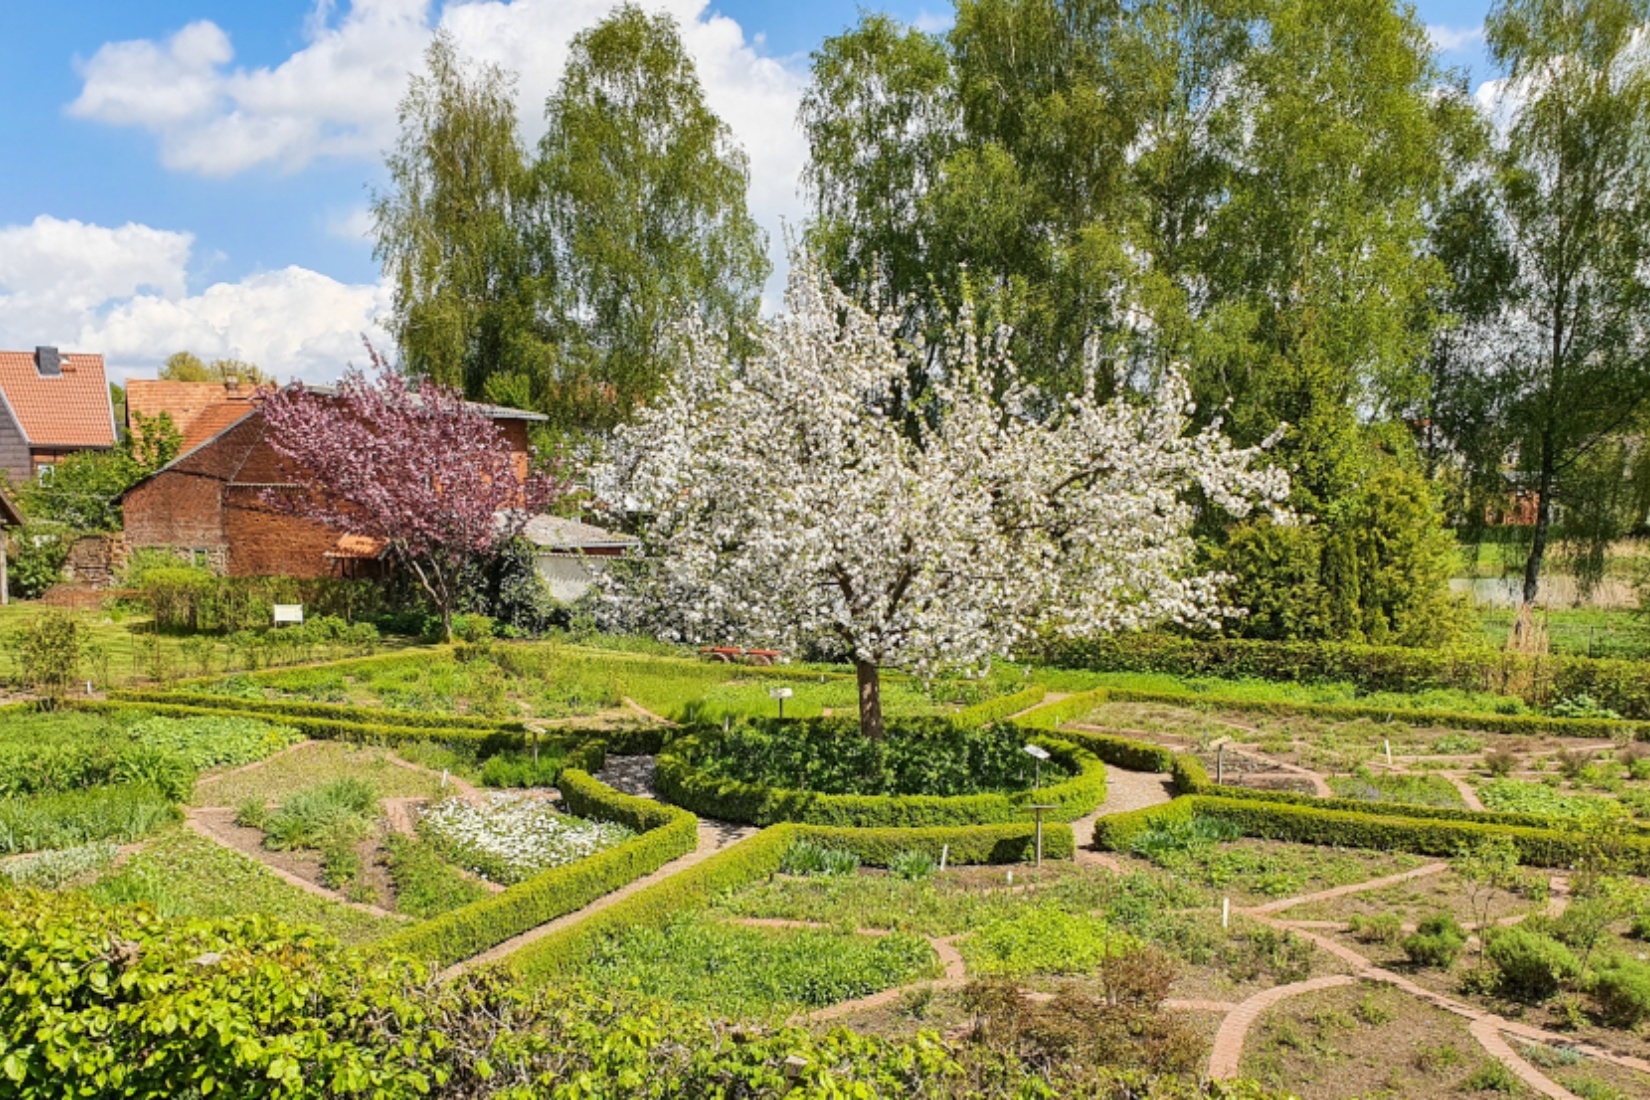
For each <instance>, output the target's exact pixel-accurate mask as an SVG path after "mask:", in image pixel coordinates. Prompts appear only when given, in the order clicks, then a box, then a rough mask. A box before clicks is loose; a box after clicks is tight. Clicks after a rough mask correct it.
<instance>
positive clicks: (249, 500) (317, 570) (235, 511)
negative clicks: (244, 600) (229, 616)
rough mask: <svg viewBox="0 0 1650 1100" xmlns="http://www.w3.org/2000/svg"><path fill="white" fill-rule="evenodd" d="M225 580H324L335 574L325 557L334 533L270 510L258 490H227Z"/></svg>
mask: <svg viewBox="0 0 1650 1100" xmlns="http://www.w3.org/2000/svg"><path fill="white" fill-rule="evenodd" d="M224 530H225V532H226V534H227V535H228V541H229V567H228V572H229V574H230V575H231V576H239V577H265V576H287V577H326V576H331V575H333V574H335V573H336V572H338V569H337V566H336V563H335V562H334V561H333V560H332V559H331V558H328V557H326V553H327V551H328V550H331V549H332V548H333V546H335V545H336V544H337V542H338V532H337V531H332V530H329V529H328V528H326V527H323V526H321V525H320V524H319V523H311V522H309V521H308V520H304V519H299V518H297V517H296V516H286V515H282V514H280V513H279V512H274V511H271V510H270V509H269V508H268V507H267V506H266V505H265V504H264V503H263V502H262V500H260V499H259V490H256V489H250V488H245V487H242V486H232V487H230V489H229V493H228V499H227V501H226V502H225V505H224Z"/></svg>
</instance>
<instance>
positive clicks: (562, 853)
mask: <svg viewBox="0 0 1650 1100" xmlns="http://www.w3.org/2000/svg"><path fill="white" fill-rule="evenodd" d="M418 828H419V831H420V832H421V833H423V834H424V836H425V837H426V838H427V839H429V840H430V842H431V843H433V844H434V845H435V846H436V847H437V848H438V849H440V850H441V852H442V853H443V854H445V855H446V856H447V857H448V858H449V859H451V860H453V861H454V862H455V863H458V864H459V865H461V866H463V867H466V868H468V869H469V870H472V871H474V872H476V873H477V874H479V875H481V876H482V877H484V878H486V879H489V880H491V881H493V882H499V883H503V884H505V885H509V884H512V883H517V882H520V881H522V880H523V879H525V878H528V877H529V876H531V875H533V874H534V873H535V872H538V871H542V870H545V869H546V868H549V867H560V866H561V865H562V864H564V863H572V862H573V861H574V860H579V859H583V858H584V857H585V856H589V855H594V854H595V853H597V852H599V851H602V850H603V849H604V848H611V847H613V846H614V845H615V844H618V843H620V842H622V841H624V840H627V839H629V838H630V837H631V836H633V835H635V834H633V833H632V832H631V831H630V830H629V829H627V828H625V827H624V826H623V825H615V824H612V823H611V822H606V821H586V820H585V819H583V818H579V817H569V816H568V815H566V814H562V813H558V812H556V810H555V807H554V804H553V803H551V802H550V801H549V800H548V799H545V798H541V797H538V796H536V795H531V794H522V793H512V792H499V793H491V794H488V795H486V796H484V797H483V798H482V799H480V800H479V801H474V802H472V801H468V800H466V799H462V798H449V799H447V800H445V801H442V802H438V803H436V804H435V805H434V806H431V807H430V808H428V809H427V810H425V811H424V813H423V814H422V815H421V816H420V818H419V821H418Z"/></svg>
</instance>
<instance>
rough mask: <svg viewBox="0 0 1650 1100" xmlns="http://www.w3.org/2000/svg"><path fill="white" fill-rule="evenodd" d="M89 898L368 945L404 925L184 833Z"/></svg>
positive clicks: (156, 845) (144, 854)
mask: <svg viewBox="0 0 1650 1100" xmlns="http://www.w3.org/2000/svg"><path fill="white" fill-rule="evenodd" d="M86 893H87V894H88V895H89V896H90V897H91V898H92V899H93V900H94V901H96V902H98V903H99V904H102V905H132V904H144V905H148V906H150V907H152V908H153V909H154V910H155V911H156V912H158V913H159V914H161V915H162V916H168V917H202V918H222V917H241V916H245V915H247V914H250V913H258V914H262V915H264V916H270V917H275V918H278V919H280V920H283V921H286V922H289V923H291V924H298V925H309V926H313V927H315V928H319V929H320V930H321V931H323V932H325V933H327V934H328V935H331V936H333V937H336V938H337V939H338V940H339V941H340V942H342V943H345V944H357V943H365V942H368V941H370V940H373V939H377V938H378V937H380V936H383V935H386V934H388V933H389V932H391V931H393V930H394V929H396V928H397V927H399V924H398V923H397V922H395V921H389V920H385V919H383V918H380V917H374V916H373V915H371V914H370V913H365V912H362V911H360V910H358V909H351V908H349V907H347V906H343V905H338V904H335V903H333V902H330V901H327V900H326V899H325V898H321V897H316V896H315V895H313V894H309V893H306V892H304V891H303V890H299V889H297V888H296V887H293V886H289V885H287V884H286V883H285V882H282V881H281V880H280V879H279V878H277V877H276V876H275V875H274V874H272V873H271V872H270V871H268V870H267V869H266V868H264V867H262V866H260V865H259V864H258V863H256V862H255V861H253V860H251V859H249V858H247V857H246V856H243V855H240V854H239V853H237V852H232V851H230V850H228V849H227V848H224V847H222V846H220V845H218V844H214V843H212V842H211V841H210V840H207V839H206V838H204V837H201V836H197V835H196V834H194V833H192V832H189V831H188V830H185V829H182V828H177V829H173V830H169V831H167V832H166V833H164V834H162V835H160V836H158V837H156V838H155V839H154V840H153V841H152V842H151V843H150V844H149V845H148V846H147V847H145V848H144V849H143V850H142V851H140V852H138V853H137V854H135V855H133V856H132V857H131V859H130V860H128V861H127V863H126V864H125V865H124V866H123V867H121V868H120V869H119V870H117V871H115V872H114V873H112V874H109V875H106V876H105V877H103V878H101V879H99V880H98V881H97V882H95V883H94V884H92V885H91V886H89V887H87V888H86Z"/></svg>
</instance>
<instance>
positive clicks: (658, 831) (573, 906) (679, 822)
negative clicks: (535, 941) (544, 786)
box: [376, 768, 699, 966]
mask: <svg viewBox="0 0 1650 1100" xmlns="http://www.w3.org/2000/svg"><path fill="white" fill-rule="evenodd" d="M560 789H561V793H562V797H563V798H564V799H566V801H567V805H568V808H569V809H570V810H571V811H572V812H573V813H575V814H577V815H578V816H580V817H590V818H596V819H599V820H603V821H614V822H618V823H619V824H621V825H625V826H628V827H629V828H632V829H635V830H636V831H637V833H638V835H637V836H635V837H633V838H631V839H630V840H627V841H625V842H624V843H622V844H619V845H617V846H615V847H613V848H608V849H606V850H604V851H600V852H597V853H596V854H595V855H592V856H587V857H585V858H584V859H581V860H579V861H577V862H575V863H569V864H567V865H565V866H562V867H553V868H551V869H550V870H548V871H543V872H541V873H539V874H537V875H534V876H533V877H532V878H529V879H527V880H526V881H525V882H521V883H518V884H517V885H515V886H512V887H510V888H509V889H508V890H505V891H504V892H503V893H499V894H493V895H491V896H489V897H485V898H482V899H481V900H480V901H475V902H471V903H470V904H469V905H466V906H464V907H463V908H461V909H454V910H452V911H451V912H449V913H445V914H443V915H442V916H439V917H436V918H434V919H433V920H428V921H425V922H423V923H422V924H418V925H414V926H413V927H410V928H407V929H405V930H403V931H401V932H398V933H396V934H395V935H393V936H390V937H388V938H387V939H384V940H381V941H379V943H378V945H377V946H376V950H378V951H381V952H383V953H386V954H401V955H410V956H412V957H414V958H418V959H424V960H429V961H432V962H433V963H434V964H436V965H437V966H451V965H452V964H454V963H457V962H462V961H463V960H464V959H468V958H471V957H472V956H475V955H478V954H480V953H481V952H483V951H486V950H488V949H489V948H493V947H496V946H498V945H499V944H501V943H503V942H504V941H506V940H508V939H510V938H511V937H512V936H518V935H520V934H521V933H523V932H526V931H528V930H529V929H532V928H537V927H538V926H539V925H541V924H544V923H546V922H548V921H552V920H555V919H556V918H557V917H561V916H565V915H566V914H568V913H571V912H574V911H575V910H578V909H582V908H584V907H585V906H586V905H589V904H590V903H591V902H593V901H595V900H596V899H597V898H599V897H601V896H603V895H604V894H610V893H612V892H613V891H614V890H617V889H619V888H620V887H621V886H625V885H627V884H628V883H631V882H634V881H635V880H636V879H638V878H641V877H642V876H643V875H647V874H651V873H653V872H654V871H656V870H658V869H659V868H660V867H663V866H664V865H665V864H666V863H669V862H670V861H671V860H673V859H676V858H677V857H679V856H684V855H686V854H687V853H689V852H691V851H693V849H694V848H695V847H696V846H697V845H698V841H699V829H698V822H697V820H695V818H694V816H693V815H692V814H690V813H685V812H683V811H681V810H678V809H676V808H674V807H672V806H666V805H662V804H660V803H658V802H655V801H653V800H652V799H646V798H635V797H632V796H630V795H626V794H621V793H620V792H618V791H615V790H613V789H612V788H611V787H608V786H607V785H606V784H603V783H600V782H598V781H597V780H595V779H593V778H592V777H591V776H589V775H586V774H585V773H584V772H582V771H579V770H577V769H573V768H569V769H568V770H566V771H564V772H563V773H562V776H561V786H560Z"/></svg>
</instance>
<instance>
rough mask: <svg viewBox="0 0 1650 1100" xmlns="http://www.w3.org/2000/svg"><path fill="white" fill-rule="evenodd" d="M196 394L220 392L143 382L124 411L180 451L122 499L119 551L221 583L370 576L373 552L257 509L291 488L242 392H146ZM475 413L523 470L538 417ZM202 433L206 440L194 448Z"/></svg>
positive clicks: (368, 542)
mask: <svg viewBox="0 0 1650 1100" xmlns="http://www.w3.org/2000/svg"><path fill="white" fill-rule="evenodd" d="M202 385H211V386H213V387H215V388H216V389H217V390H219V391H226V387H224V386H220V385H218V384H217V383H209V384H208V383H188V382H151V383H148V384H147V387H143V388H141V391H140V394H139V401H141V402H143V403H144V404H142V405H137V404H134V405H132V406H131V407H132V408H134V409H136V410H137V411H139V412H143V413H145V414H146V415H158V413H159V412H163V411H164V412H172V413H173V420H174V422H176V423H178V425H179V427H180V428H181V429H182V430H183V431H184V446H185V449H184V451H183V452H182V453H181V454H180V455H179V456H178V457H177V458H175V459H173V460H172V461H171V462H170V463H168V464H167V465H165V466H163V467H162V468H161V469H159V470H157V471H156V472H155V473H153V474H151V475H149V477H147V478H145V479H144V480H142V481H140V482H138V483H137V484H136V485H134V486H133V487H132V488H130V489H128V490H127V491H126V495H125V496H124V497H122V498H121V507H122V511H123V513H124V515H125V529H126V544H127V546H128V547H129V548H131V549H139V548H153V549H161V550H168V551H171V552H172V553H175V554H177V555H178V557H179V558H182V559H185V560H190V561H193V562H195V563H197V564H200V565H204V566H206V567H208V568H210V569H212V570H213V571H214V572H217V573H223V574H227V575H230V576H292V577H323V576H359V575H371V574H373V573H375V572H377V571H378V570H379V569H380V568H381V563H380V559H381V557H382V554H383V546H382V544H380V543H377V542H375V541H374V540H372V539H367V538H363V537H362V536H360V535H358V534H352V533H349V532H342V531H336V530H332V529H331V528H328V527H325V526H322V525H321V524H319V523H312V522H309V521H307V520H303V519H300V518H297V517H295V516H288V515H284V514H282V513H280V512H276V511H273V510H272V509H270V508H269V507H268V505H266V504H264V502H263V496H264V494H265V493H266V492H269V491H271V490H274V491H280V490H281V489H284V488H295V485H294V483H293V479H292V474H291V471H290V469H289V467H288V464H287V462H286V460H285V459H283V458H282V457H281V456H280V455H279V454H277V453H276V451H275V449H274V448H273V447H272V446H270V444H269V441H268V440H267V439H266V438H265V433H266V425H265V423H264V418H263V415H262V413H261V412H260V411H259V407H258V401H257V400H256V395H255V394H254V393H252V392H250V388H248V389H249V392H248V393H247V394H246V396H245V399H242V398H241V397H240V395H239V394H236V393H234V391H227V392H229V393H230V395H231V396H232V397H233V398H234V400H220V399H218V398H216V397H215V396H212V395H208V394H206V392H205V391H204V390H198V389H192V390H191V391H190V392H185V391H182V390H179V391H175V392H174V393H173V394H171V395H168V394H167V393H166V392H165V391H157V390H155V389H151V388H149V387H160V386H188V387H192V388H194V387H199V386H202ZM317 388H318V387H311V389H312V390H313V389H317ZM208 397H210V398H211V399H210V400H204V401H203V400H201V399H203V398H208ZM169 402H170V404H169ZM185 402H194V405H193V406H191V407H193V408H194V409H195V412H194V413H192V414H191V413H189V412H188V411H187V410H185V409H184V403H185ZM479 408H481V409H482V411H484V412H486V413H487V414H488V415H489V416H490V417H492V419H493V422H494V423H495V424H497V425H498V427H499V429H500V430H501V431H502V432H503V434H504V437H505V439H506V440H508V442H509V444H510V446H511V448H512V449H513V450H515V451H517V452H518V453H519V454H520V455H521V464H522V466H523V468H525V466H526V463H527V453H528V442H527V425H528V424H529V423H530V422H531V421H534V420H543V419H544V417H543V416H541V415H539V414H538V413H530V412H523V411H521V410H518V409H506V408H501V407H498V406H494V405H484V406H479ZM175 410H178V411H175ZM180 416H182V417H184V418H185V419H186V420H187V423H185V420H180ZM190 417H194V419H190ZM200 418H204V419H200ZM208 428H211V429H214V430H212V431H211V434H209V435H205V436H204V438H202V434H203V433H204V432H205V431H206V430H207V429H208Z"/></svg>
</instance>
